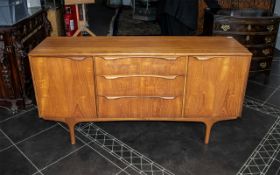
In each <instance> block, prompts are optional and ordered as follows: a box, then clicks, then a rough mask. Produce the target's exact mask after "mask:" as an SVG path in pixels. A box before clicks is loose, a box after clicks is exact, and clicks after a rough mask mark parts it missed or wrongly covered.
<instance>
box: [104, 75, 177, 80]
mask: <svg viewBox="0 0 280 175" xmlns="http://www.w3.org/2000/svg"><path fill="white" fill-rule="evenodd" d="M102 76H103V77H104V78H105V79H107V80H114V79H118V78H128V77H155V78H163V79H167V80H175V79H176V77H177V75H171V76H161V75H102Z"/></svg>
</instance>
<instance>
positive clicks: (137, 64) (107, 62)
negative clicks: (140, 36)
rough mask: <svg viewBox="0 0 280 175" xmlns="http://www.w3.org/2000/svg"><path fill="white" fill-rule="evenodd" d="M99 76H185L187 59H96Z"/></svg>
mask: <svg viewBox="0 0 280 175" xmlns="http://www.w3.org/2000/svg"><path fill="white" fill-rule="evenodd" d="M95 61H96V74H97V75H120V74H121V75H123V74H124V75H131V74H145V75H149V74H153V75H184V74H185V72H186V58H185V57H175V56H174V57H171V56H169V57H96V59H95Z"/></svg>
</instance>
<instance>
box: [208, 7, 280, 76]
mask: <svg viewBox="0 0 280 175" xmlns="http://www.w3.org/2000/svg"><path fill="white" fill-rule="evenodd" d="M205 15H206V16H205V23H204V24H205V25H204V34H205V35H219V36H232V37H234V38H235V39H236V40H238V41H239V42H240V43H242V44H243V45H244V46H245V47H247V48H248V50H249V51H251V52H252V53H253V59H252V62H251V67H250V74H251V76H254V75H256V74H257V73H265V74H266V75H267V76H266V77H268V75H269V73H270V70H271V63H272V58H273V51H274V47H275V44H276V38H277V32H278V27H279V22H280V16H276V15H274V14H273V13H271V12H269V11H266V10H260V9H244V10H231V9H223V10H219V11H217V12H213V11H211V10H207V11H206V13H205Z"/></svg>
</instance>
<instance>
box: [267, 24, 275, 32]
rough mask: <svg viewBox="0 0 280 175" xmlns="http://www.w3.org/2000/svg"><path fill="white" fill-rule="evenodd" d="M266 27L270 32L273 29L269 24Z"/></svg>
mask: <svg viewBox="0 0 280 175" xmlns="http://www.w3.org/2000/svg"><path fill="white" fill-rule="evenodd" d="M266 29H267V30H268V31H269V32H272V31H273V30H274V26H273V25H269V26H267V27H266Z"/></svg>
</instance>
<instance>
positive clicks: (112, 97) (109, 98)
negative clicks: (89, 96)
mask: <svg viewBox="0 0 280 175" xmlns="http://www.w3.org/2000/svg"><path fill="white" fill-rule="evenodd" d="M104 97H105V98H106V99H107V100H118V99H122V98H160V99H164V100H174V99H175V98H176V97H162V96H104Z"/></svg>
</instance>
